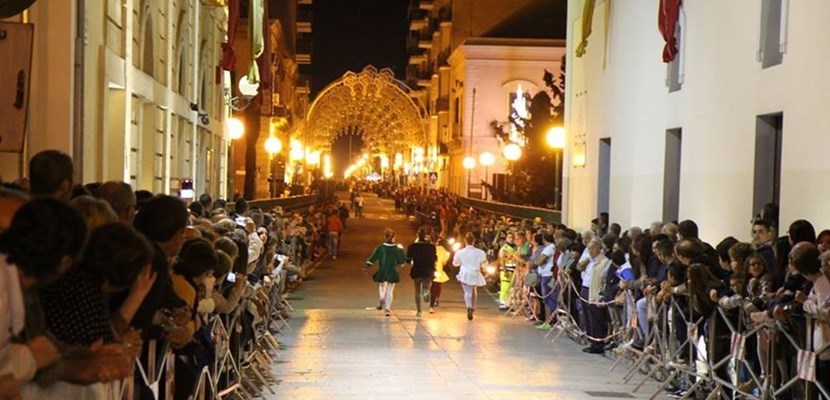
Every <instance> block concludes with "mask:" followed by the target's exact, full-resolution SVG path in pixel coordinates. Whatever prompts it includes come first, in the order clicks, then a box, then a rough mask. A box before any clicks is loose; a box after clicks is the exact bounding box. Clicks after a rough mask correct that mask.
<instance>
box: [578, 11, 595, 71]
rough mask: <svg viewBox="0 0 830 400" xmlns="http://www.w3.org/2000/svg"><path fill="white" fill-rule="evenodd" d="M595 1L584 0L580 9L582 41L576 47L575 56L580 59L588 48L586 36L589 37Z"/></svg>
mask: <svg viewBox="0 0 830 400" xmlns="http://www.w3.org/2000/svg"><path fill="white" fill-rule="evenodd" d="M595 1H596V0H585V5H584V6H583V7H582V41H580V42H579V46H577V47H576V56H577V57H582V56H583V55H585V51H586V50H587V48H588V36H591V24H593V22H594V6H595Z"/></svg>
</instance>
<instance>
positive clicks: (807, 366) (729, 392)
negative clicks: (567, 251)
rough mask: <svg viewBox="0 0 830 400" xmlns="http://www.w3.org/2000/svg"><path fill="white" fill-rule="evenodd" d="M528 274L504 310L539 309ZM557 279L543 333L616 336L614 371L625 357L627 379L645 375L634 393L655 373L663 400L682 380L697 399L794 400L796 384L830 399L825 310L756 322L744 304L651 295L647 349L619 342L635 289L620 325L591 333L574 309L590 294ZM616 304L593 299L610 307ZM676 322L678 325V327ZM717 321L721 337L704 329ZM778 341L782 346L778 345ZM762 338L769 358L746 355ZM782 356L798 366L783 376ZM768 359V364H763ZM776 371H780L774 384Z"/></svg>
mask: <svg viewBox="0 0 830 400" xmlns="http://www.w3.org/2000/svg"><path fill="white" fill-rule="evenodd" d="M524 273H526V271H523V270H522V269H517V272H516V273H515V274H514V276H513V281H512V285H511V289H510V294H509V297H508V301H509V304H508V309H507V311H505V314H504V315H506V316H509V317H516V316H518V315H522V314H523V313H525V314H529V315H530V316H533V315H535V314H534V313H533V310H532V304H531V303H532V301H531V300H532V299H533V298H541V295H539V294H536V293H535V288H528V287H526V286H525V285H524V284H523V279H524V276H523V275H524ZM556 284H557V288H556V289H554V290H553V293H557V294H558V296H559V297H558V309H557V310H555V318H554V321H555V324H553V326H552V328H551V330H550V331H549V332H548V333H547V335H546V337H548V336H550V335H552V334H554V333H555V335H554V337H553V339H552V340H551V342H555V341H556V340H557V339H558V338H559V337H560V336H562V335H566V336H568V337H570V338H572V339H573V340H575V341H577V342H580V343H583V344H585V343H586V342H587V340H588V339H593V340H599V341H602V342H605V341H609V340H613V341H615V342H616V344H617V345H620V346H619V347H617V348H616V359H615V361H614V363H613V364H612V365H611V367H610V370H614V369H616V368H618V367H619V366H620V365H622V364H623V363H624V362H626V361H628V362H630V365H629V367H628V370H627V371H626V373H625V374H624V377H623V382H624V383H630V382H631V381H632V380H633V379H634V377H635V376H637V373H638V372H639V373H640V374H641V375H642V378H641V380H640V381H639V383H638V384H637V385H636V386H635V388H634V389H633V391H634V392H637V391H639V390H640V389H641V388H642V387H643V386H644V385H645V383H646V382H647V381H648V380H649V379H653V380H656V381H658V382H660V385H659V387H658V388H657V390H656V391H655V392H654V393H653V394H652V395H651V396H650V398H651V399H656V398H660V396H661V394H663V390H664V388H666V387H668V386H669V385H670V384H672V383H674V382H679V383H685V384H686V385H680V386H685V389H686V394H685V395H684V396H683V397H681V398H682V399H686V398H694V397H693V395H694V394H695V392H697V391H701V392H702V393H708V397H707V399H720V398H728V399H738V398H740V399H756V400H766V399H790V398H792V396H793V394H792V392H791V391H792V390H797V391H798V393H800V394H801V395H802V396H803V398H805V399H818V398H819V396H822V398H824V399H830V390H828V389H830V388H828V387H827V386H826V385H825V382H822V381H821V380H820V379H817V376H816V373H817V362H818V359H819V356H818V355H819V354H821V353H824V352H826V351H828V348H830V341H828V342H827V343H826V344H824V345H823V346H822V347H821V348H818V349H815V348H813V345H812V344H813V333H814V331H815V330H816V329H821V326H820V325H821V324H824V325H828V324H830V320H828V318H827V317H825V316H818V315H811V314H805V315H803V316H801V315H789V318H790V321H789V322H782V321H778V320H768V321H765V322H762V323H756V322H752V321H751V320H750V318H749V315H747V313H746V312H745V311H744V309H743V307H734V308H732V309H725V308H723V307H721V306H717V307H716V308H715V310H714V311H713V312H712V314H711V315H709V317H708V318H704V317H703V316H699V315H695V314H694V313H693V311H692V307H691V305H689V306H688V310H684V307H682V306H681V305H680V304H679V303H678V302H677V299H676V297H675V296H676V295H671V299H670V300H669V301H664V302H662V303H659V304H655V302H654V298H653V296H649V297H648V303H649V312H648V314H649V316H650V318H649V320H650V321H649V322H650V323H649V330H648V332H647V333H646V335H645V336H646V337H645V338H643V339H644V348H643V349H642V350H638V349H635V348H633V347H630V346H622V345H624V343H625V341H628V342H629V343H630V342H631V340H632V339H633V338H634V337H636V336H638V335H639V333H638V331H639V329H638V321H637V318H638V315H637V310H636V307H634V297H633V295H632V293H631V291H630V290H625V292H626V293H625V301H624V303H625V305H624V306H623V313H624V315H625V318H624V319H623V320H622V321H620V322H617V323H609V326H608V330H607V333H608V334H607V335H606V336H605V337H602V338H591V337H589V336H588V335H587V334H586V333H585V332H583V331H582V330H581V329H580V325H579V323H578V320H579V318H575V317H574V316H573V315H572V313H571V310H572V309H573V308H572V303H573V302H574V301H582V302H586V301H587V299H581V298H579V295H578V293H579V291H578V290H576V289H577V288H575V287H573V283H572V282H570V281H569V279H568V278H567V276H566V275H562V276H560V277H559V279H558V280H557V283H556ZM574 293H576V296H575V297H576V298H574V296H573V294H574ZM611 303H612V302H607V303H594V305H599V306H604V307H607V306H609V305H611ZM615 312H616V311H615ZM675 322H679V323H678V324H677V325H675ZM712 324H722V325H721V327H722V328H721V330H720V331H719V332H715V333H719V334H720V335H719V336H717V337H711V336H712V335H709V334H708V333H707V332H702V331H704V330H705V329H704V328H708V329H714V328H711V327H712ZM676 327H685V328H684V329H686V335H685V339H684V340H682V341H681V340H678V338H677V337H678V336H681V337H682V336H683V335H678V332H677V329H676ZM799 327H803V328H804V333H803V334H801V335H798V334H796V333H794V330H797V329H798V328H799ZM704 335H705V336H706V339H704ZM776 341H778V342H779V345H776ZM759 342H760V343H761V347H760V348H761V350H762V351H764V350H765V354H766V357H761V356H760V354H759V355H758V356H757V357H756V356H755V355H753V354H749V352H753V353H756V352H757V350H758V348H757V343H759ZM781 342H785V344H786V345H789V346H790V349H791V350H792V351H793V353H794V356H793V357H791V358H790V357H788V356H787V355H786V354H779V352H780V347H781V345H780V343H781ZM748 344H749V348H748V347H747V345H748ZM753 345H755V346H753ZM715 350H717V351H715ZM716 353H717V354H716ZM713 356H717V357H716V358H715V357H713ZM713 358H715V359H713ZM762 358H766V359H765V360H763V359H762ZM782 358H784V360H783V361H784V363H785V364H790V363H791V364H792V366H794V367H795V370H794V371H792V372H793V373H792V376H789V375H786V374H785V375H783V376H782V375H781V373H782V371H781V368H779V366H778V365H777V363H776V360H778V361H781V359H782ZM787 358H790V359H787ZM763 361H766V363H763V364H762V362H763ZM759 368H760V371H758V369H759ZM785 372H786V371H785ZM825 373H826V371H825ZM774 377H778V379H777V380H778V383H777V384H776V382H775V379H774ZM742 382H743V383H744V384H741V383H742ZM718 396H720V397H718Z"/></svg>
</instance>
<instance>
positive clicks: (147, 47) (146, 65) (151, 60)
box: [141, 7, 156, 76]
mask: <svg viewBox="0 0 830 400" xmlns="http://www.w3.org/2000/svg"><path fill="white" fill-rule="evenodd" d="M144 12H145V16H144V28H143V29H144V35H142V39H141V40H142V43H141V44H142V46H141V70H142V71H144V72H145V73H146V74H147V75H150V76H153V72H154V66H155V62H156V53H155V51H154V48H153V42H154V39H155V36H154V30H153V17H152V15H151V14H150V9H149V7H147V8H146V9H145V11H144Z"/></svg>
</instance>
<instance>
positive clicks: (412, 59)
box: [409, 54, 427, 65]
mask: <svg viewBox="0 0 830 400" xmlns="http://www.w3.org/2000/svg"><path fill="white" fill-rule="evenodd" d="M426 61H427V56H426V54H410V55H409V64H410V65H420V64H422V63H424V62H426Z"/></svg>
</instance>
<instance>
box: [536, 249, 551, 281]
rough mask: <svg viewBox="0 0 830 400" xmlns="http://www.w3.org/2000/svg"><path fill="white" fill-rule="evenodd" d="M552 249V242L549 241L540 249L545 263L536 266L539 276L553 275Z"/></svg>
mask: <svg viewBox="0 0 830 400" xmlns="http://www.w3.org/2000/svg"><path fill="white" fill-rule="evenodd" d="M553 250H554V248H553V244H550V243H548V244H547V245H546V246H545V248H544V249H542V255H544V256H545V263H544V264H542V265H540V266H538V267H536V271H537V272H538V273H539V276H544V277H548V276H553Z"/></svg>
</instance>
